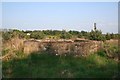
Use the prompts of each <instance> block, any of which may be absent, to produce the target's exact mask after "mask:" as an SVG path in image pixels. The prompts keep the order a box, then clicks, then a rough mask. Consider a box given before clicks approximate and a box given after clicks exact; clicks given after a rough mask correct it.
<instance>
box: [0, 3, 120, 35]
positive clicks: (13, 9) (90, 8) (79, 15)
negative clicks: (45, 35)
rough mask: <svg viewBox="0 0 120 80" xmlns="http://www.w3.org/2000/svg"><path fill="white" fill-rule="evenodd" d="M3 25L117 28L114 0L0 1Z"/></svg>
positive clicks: (84, 28) (10, 26)
mask: <svg viewBox="0 0 120 80" xmlns="http://www.w3.org/2000/svg"><path fill="white" fill-rule="evenodd" d="M2 21H3V23H2V24H3V25H2V27H3V28H9V29H21V30H36V29H39V30H46V29H52V30H62V29H66V30H77V31H81V30H84V31H90V30H91V29H92V28H93V23H94V22H96V23H97V28H98V29H100V30H102V32H103V33H106V32H109V33H112V32H113V33H117V32H118V3H117V2H3V3H2Z"/></svg>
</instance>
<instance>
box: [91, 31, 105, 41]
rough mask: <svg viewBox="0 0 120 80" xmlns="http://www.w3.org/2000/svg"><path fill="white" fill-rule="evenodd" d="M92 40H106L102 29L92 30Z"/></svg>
mask: <svg viewBox="0 0 120 80" xmlns="http://www.w3.org/2000/svg"><path fill="white" fill-rule="evenodd" d="M89 39H90V40H97V41H101V40H102V41H104V40H105V37H104V36H103V35H102V32H101V31H100V30H95V31H93V30H92V31H91V32H90V34H89Z"/></svg>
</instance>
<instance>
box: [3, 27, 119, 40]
mask: <svg viewBox="0 0 120 80" xmlns="http://www.w3.org/2000/svg"><path fill="white" fill-rule="evenodd" d="M28 33H29V34H30V35H27V34H28ZM47 36H55V37H57V39H59V38H61V39H71V38H86V39H90V40H97V41H100V40H102V41H104V40H110V39H118V37H119V36H120V35H119V34H113V33H112V34H110V33H107V34H102V31H100V30H91V32H87V31H81V32H79V31H74V30H73V31H72V30H70V31H65V30H62V31H60V30H43V31H40V30H34V31H30V30H26V31H23V30H22V31H20V30H17V29H13V30H11V29H9V30H4V31H2V37H3V40H9V39H11V38H13V37H19V38H26V39H30V38H34V39H44V38H46V37H47Z"/></svg>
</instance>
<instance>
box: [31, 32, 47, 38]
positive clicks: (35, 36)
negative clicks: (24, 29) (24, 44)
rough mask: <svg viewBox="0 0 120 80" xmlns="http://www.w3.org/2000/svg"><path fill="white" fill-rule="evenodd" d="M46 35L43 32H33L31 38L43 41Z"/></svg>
mask: <svg viewBox="0 0 120 80" xmlns="http://www.w3.org/2000/svg"><path fill="white" fill-rule="evenodd" d="M44 36H45V35H44V33H43V32H37V31H36V32H32V33H31V34H30V38H34V39H43V38H44Z"/></svg>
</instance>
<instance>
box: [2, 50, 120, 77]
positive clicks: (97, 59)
mask: <svg viewBox="0 0 120 80" xmlns="http://www.w3.org/2000/svg"><path fill="white" fill-rule="evenodd" d="M16 53H17V55H16V57H14V58H13V59H11V60H9V61H3V63H2V64H3V67H2V68H3V69H2V73H3V78H91V77H92V78H108V77H110V78H115V77H117V74H118V63H117V61H115V60H113V59H108V58H106V57H105V56H102V55H100V53H101V52H98V53H95V54H92V55H90V56H87V57H73V56H71V55H67V56H56V55H52V54H49V53H45V52H44V53H42V54H41V53H40V52H36V53H32V54H31V55H29V56H26V55H25V54H23V52H21V51H18V52H16Z"/></svg>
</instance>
